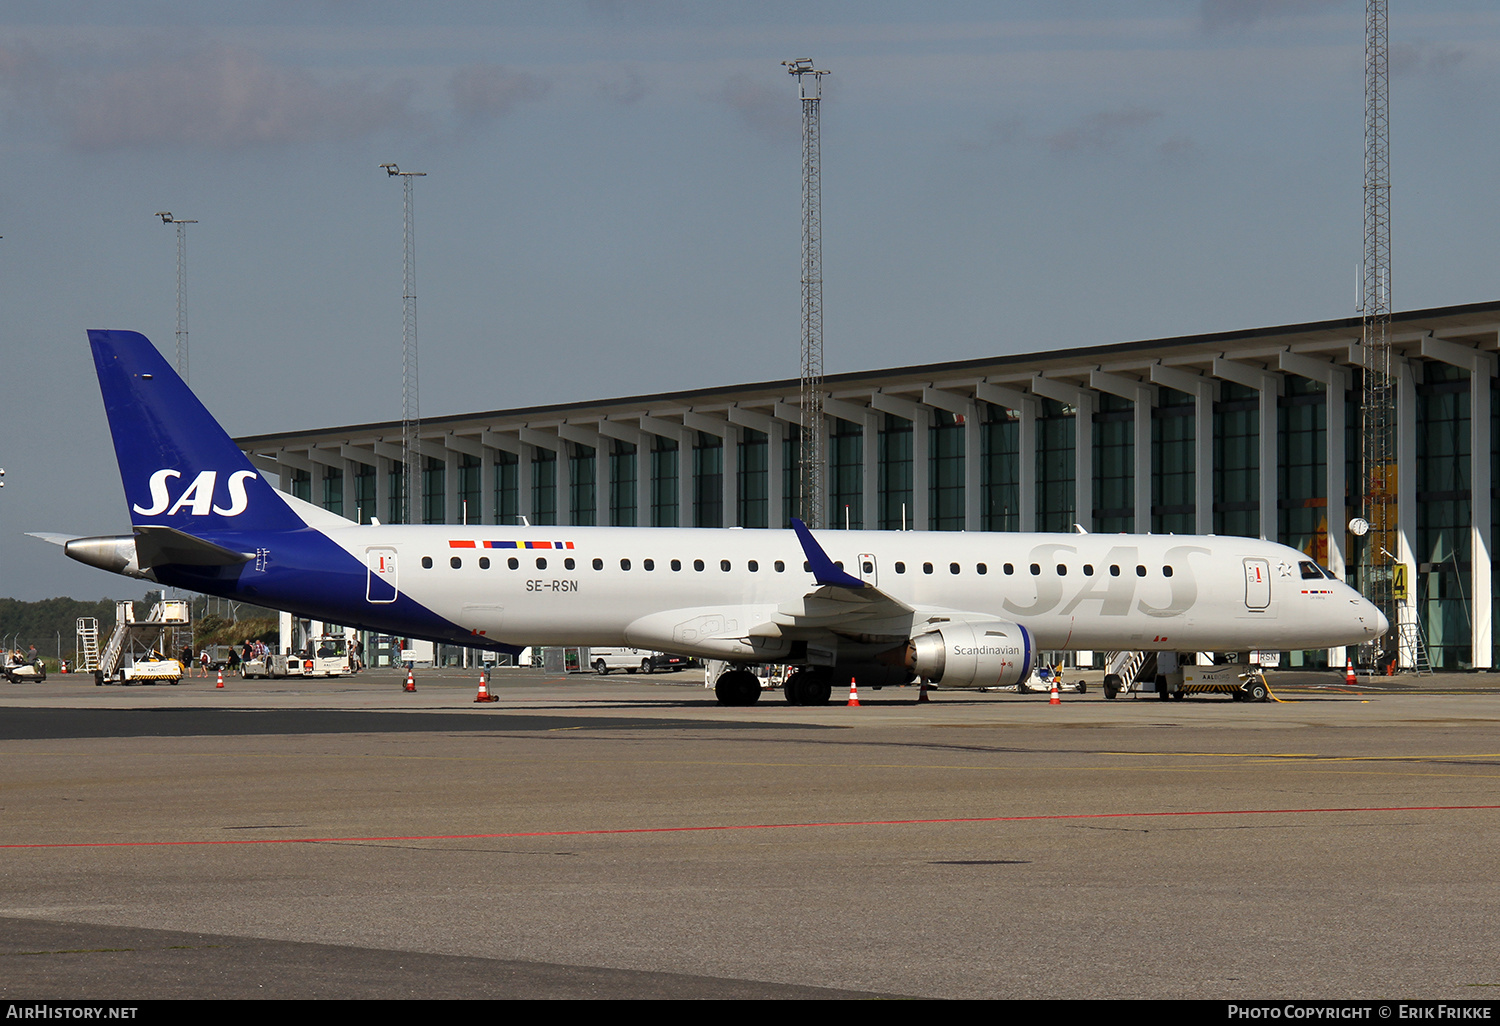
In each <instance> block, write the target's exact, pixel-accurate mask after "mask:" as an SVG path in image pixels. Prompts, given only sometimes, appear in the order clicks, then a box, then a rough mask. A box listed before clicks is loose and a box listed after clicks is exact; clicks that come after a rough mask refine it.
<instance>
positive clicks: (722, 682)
mask: <svg viewBox="0 0 1500 1026" xmlns="http://www.w3.org/2000/svg"><path fill="white" fill-rule="evenodd" d="M714 694H715V695H717V696H718V698H719V704H720V705H754V704H755V703H756V702H759V701H760V678H759V677H757V676H756V675H755V674H753V673H751V672H750V671H749V670H725V671H724V672H723V673H721V674H719V679H718V680H716V681H714Z"/></svg>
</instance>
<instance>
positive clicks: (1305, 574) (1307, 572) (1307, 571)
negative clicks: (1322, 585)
mask: <svg viewBox="0 0 1500 1026" xmlns="http://www.w3.org/2000/svg"><path fill="white" fill-rule="evenodd" d="M1297 566H1298V567H1299V568H1300V569H1301V571H1302V579H1303V580H1304V581H1321V580H1322V579H1323V576H1324V575H1323V571H1322V570H1320V569H1319V568H1318V564H1316V563H1314V562H1312V561H1311V560H1307V559H1304V560H1303V561H1302V562H1300V563H1298V564H1297Z"/></svg>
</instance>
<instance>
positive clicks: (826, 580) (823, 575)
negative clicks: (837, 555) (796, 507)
mask: <svg viewBox="0 0 1500 1026" xmlns="http://www.w3.org/2000/svg"><path fill="white" fill-rule="evenodd" d="M792 530H793V531H796V532H797V540H798V541H799V542H801V543H802V553H803V555H805V556H806V557H807V565H808V566H809V567H811V568H812V573H813V578H814V579H816V580H817V582H818V583H819V584H825V585H832V586H833V587H835V588H863V587H865V582H864V581H861V580H860V579H859V578H858V577H851V576H850V575H849V574H846V573H845V572H844V571H842V570H840V569H839V568H838V567H837V566H835V565H834V563H833V560H831V559H829V558H828V553H826V552H824V551H823V547H822V546H821V545H819V544H818V543H817V541H816V540H815V539H814V538H813V536H812V532H811V531H809V530H808V529H807V525H806V524H804V523H803V522H802V521H800V520H798V519H797V518H796V517H792Z"/></svg>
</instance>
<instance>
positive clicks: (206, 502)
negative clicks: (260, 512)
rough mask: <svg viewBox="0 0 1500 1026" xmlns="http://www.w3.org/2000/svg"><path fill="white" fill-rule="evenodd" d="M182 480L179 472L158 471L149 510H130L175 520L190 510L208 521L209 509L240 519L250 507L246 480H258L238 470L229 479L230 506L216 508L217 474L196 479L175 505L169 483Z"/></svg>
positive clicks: (153, 479) (208, 472)
mask: <svg viewBox="0 0 1500 1026" xmlns="http://www.w3.org/2000/svg"><path fill="white" fill-rule="evenodd" d="M181 476H182V474H181V473H180V472H179V471H176V470H158V471H157V472H156V473H154V474H152V475H151V505H150V507H149V508H146V507H142V506H131V507H130V508H131V509H132V510H134V511H135V512H136V513H139V514H140V515H141V516H143V517H158V516H161V515H162V514H163V513H165V514H166V515H167V516H169V517H174V516H176V515H177V514H178V513H179V512H181V511H183V510H187V512H188V513H189V514H191V515H192V516H195V517H206V516H208V514H209V510H210V509H211V510H212V511H213V512H215V513H217V514H219V515H220V516H224V517H237V516H239V515H240V514H241V513H243V512H245V507H246V506H248V505H249V504H250V500H249V498H248V497H247V496H246V495H245V479H246V478H247V477H254V476H255V471H253V470H236V471H235V472H234V473H233V474H230V475H229V481H228V482H227V485H226V486H227V487H228V489H229V505H228V506H215V505H213V501H214V485H215V483H216V482H217V481H218V479H219V472H218V471H217V470H205V471H203V472H202V473H200V474H199V475H198V476H197V477H195V478H193V483H192V484H190V485H188V487H187V491H185V492H183V493H182V494H181V495H179V496H178V497H177V501H176V502H173V501H172V496H171V493H169V492H168V491H167V480H168V479H169V478H174V477H181ZM169 505H170V507H171V508H170V509H169V508H168V506H169Z"/></svg>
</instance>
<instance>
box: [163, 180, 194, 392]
mask: <svg viewBox="0 0 1500 1026" xmlns="http://www.w3.org/2000/svg"><path fill="white" fill-rule="evenodd" d="M156 216H157V217H159V218H161V223H162V224H175V225H176V226H177V375H178V377H180V378H182V380H183V381H186V380H187V379H188V328H187V226H188V225H190V224H197V223H198V222H197V221H195V220H192V219H191V218H181V217H173V216H172V212H171V211H170V210H158V211H157V212H156Z"/></svg>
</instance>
